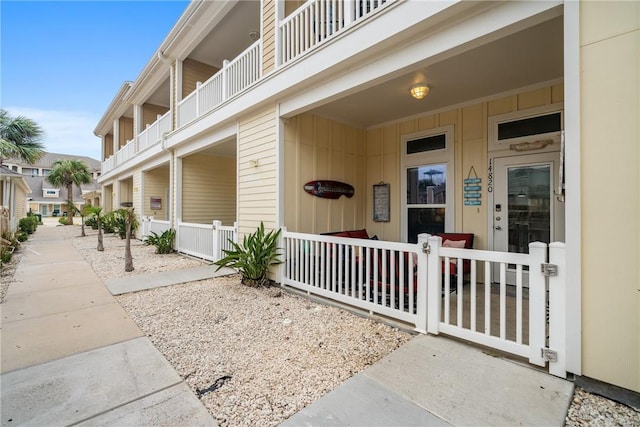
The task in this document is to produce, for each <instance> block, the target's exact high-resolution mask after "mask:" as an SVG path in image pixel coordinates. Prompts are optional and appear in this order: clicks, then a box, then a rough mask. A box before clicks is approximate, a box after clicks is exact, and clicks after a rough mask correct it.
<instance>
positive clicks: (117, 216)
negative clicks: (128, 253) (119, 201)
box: [113, 208, 138, 239]
mask: <svg viewBox="0 0 640 427" xmlns="http://www.w3.org/2000/svg"><path fill="white" fill-rule="evenodd" d="M128 212H129V210H128V209H126V208H120V209H117V210H115V211H113V220H114V229H115V232H116V233H118V236H120V238H121V239H124V238H125V237H127V213H128ZM137 229H138V219H137V217H135V216H134V217H133V222H132V223H131V237H133V236H135V234H136V230H137Z"/></svg>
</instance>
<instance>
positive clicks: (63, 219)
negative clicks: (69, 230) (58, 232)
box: [58, 216, 67, 225]
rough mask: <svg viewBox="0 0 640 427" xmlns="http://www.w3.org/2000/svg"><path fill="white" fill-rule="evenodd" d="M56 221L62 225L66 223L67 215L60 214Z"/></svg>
mask: <svg viewBox="0 0 640 427" xmlns="http://www.w3.org/2000/svg"><path fill="white" fill-rule="evenodd" d="M58 222H59V223H60V224H62V225H67V217H66V216H61V217H60V218H58Z"/></svg>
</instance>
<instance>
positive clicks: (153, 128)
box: [102, 111, 171, 173]
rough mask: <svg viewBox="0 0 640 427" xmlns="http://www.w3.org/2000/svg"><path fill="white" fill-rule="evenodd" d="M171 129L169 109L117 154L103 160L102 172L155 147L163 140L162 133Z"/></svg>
mask: <svg viewBox="0 0 640 427" xmlns="http://www.w3.org/2000/svg"><path fill="white" fill-rule="evenodd" d="M170 131H171V111H167V112H166V113H165V114H164V115H162V116H161V115H158V120H156V121H155V122H153V123H152V124H150V125H147V128H146V129H145V130H143V131H142V132H140V133H139V134H138V136H136V137H135V138H133V139H132V140H130V141H127V145H125V146H124V147H122V148H120V149H119V150H118V151H116V154H115V155H113V156H111V157H109V158H108V159H106V160H105V161H103V162H102V173H105V172H108V171H110V170H112V169H114V168H115V167H116V166H120V165H121V164H123V163H125V162H127V161H128V160H130V159H132V158H134V157H135V156H136V154H138V153H139V152H141V151H144V150H146V149H147V148H149V147H153V146H154V145H157V144H159V143H160V141H162V135H164V134H165V133H167V132H170Z"/></svg>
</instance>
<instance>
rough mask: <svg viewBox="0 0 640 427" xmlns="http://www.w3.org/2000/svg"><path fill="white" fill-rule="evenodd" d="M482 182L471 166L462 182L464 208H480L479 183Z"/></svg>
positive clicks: (480, 188) (480, 187) (480, 194)
mask: <svg viewBox="0 0 640 427" xmlns="http://www.w3.org/2000/svg"><path fill="white" fill-rule="evenodd" d="M481 182H482V180H481V179H480V178H478V174H476V170H475V168H474V167H473V166H471V169H469V173H468V174H467V178H466V179H465V180H464V205H465V206H480V205H481V204H482V202H481V200H480V199H481V198H482V193H481V190H482V186H481V185H480V183H481Z"/></svg>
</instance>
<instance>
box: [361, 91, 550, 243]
mask: <svg viewBox="0 0 640 427" xmlns="http://www.w3.org/2000/svg"><path fill="white" fill-rule="evenodd" d="M562 100H563V85H562V84H558V85H553V86H547V87H543V88H540V89H536V90H532V91H528V92H523V93H519V94H516V95H513V96H507V97H504V98H499V99H495V100H491V101H487V102H482V103H478V104H475V105H470V106H466V107H462V108H457V109H453V110H449V111H444V112H440V113H437V114H430V115H425V116H423V117H417V118H413V119H411V120H405V121H403V122H397V123H393V124H390V125H388V126H385V127H381V128H375V129H371V130H368V131H367V136H366V180H367V182H366V187H367V188H369V190H368V191H371V190H370V189H371V188H372V186H373V185H374V184H377V183H379V182H381V181H383V182H385V183H389V184H391V198H392V201H391V221H390V222H385V223H383V222H374V221H373V218H372V216H371V211H372V209H373V200H372V199H371V195H370V193H367V195H368V197H367V201H366V207H365V211H366V213H367V214H366V228H367V230H368V231H369V234H371V235H373V234H375V235H377V236H378V237H379V238H380V239H383V240H391V241H399V240H400V237H401V234H402V231H401V229H400V228H401V227H400V223H401V221H400V220H401V215H403V212H401V208H400V207H401V205H402V199H401V196H402V195H401V194H400V187H401V183H402V174H403V173H404V172H403V171H402V170H400V167H401V161H402V142H401V139H402V135H406V134H411V133H415V132H421V131H425V130H429V129H433V128H437V127H442V126H448V125H453V126H454V141H453V144H454V147H455V149H454V162H455V164H454V167H455V170H454V176H455V178H456V183H458V184H459V183H460V182H461V181H460V180H461V179H462V178H463V177H465V178H466V174H467V173H468V171H469V170H470V169H471V166H473V167H474V168H475V171H476V173H477V174H478V177H479V178H481V179H482V182H483V183H486V180H487V167H486V165H487V162H488V156H487V131H486V124H487V123H488V118H489V117H491V116H495V115H500V114H505V113H510V112H513V111H518V110H519V109H522V108H525V107H526V108H532V107H537V106H541V105H548V104H551V103H556V102H562ZM461 188H462V187H461V186H460V185H455V188H454V194H453V197H455V204H454V205H455V209H456V212H455V218H456V224H455V227H456V229H457V230H459V231H462V230H464V231H465V232H468V233H474V234H475V236H476V237H475V238H474V246H475V247H476V248H484V247H486V244H487V220H488V218H487V210H486V208H482V209H478V208H477V207H473V206H464V204H463V203H462V192H461Z"/></svg>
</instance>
